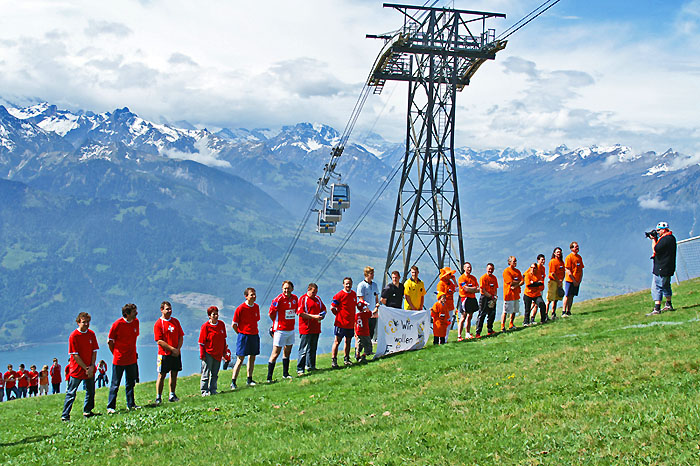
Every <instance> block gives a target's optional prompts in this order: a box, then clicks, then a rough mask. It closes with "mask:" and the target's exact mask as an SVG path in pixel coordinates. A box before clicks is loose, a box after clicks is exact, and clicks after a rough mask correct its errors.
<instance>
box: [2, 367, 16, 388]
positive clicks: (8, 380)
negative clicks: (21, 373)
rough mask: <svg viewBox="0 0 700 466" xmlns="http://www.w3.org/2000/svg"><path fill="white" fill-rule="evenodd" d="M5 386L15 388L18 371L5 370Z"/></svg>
mask: <svg viewBox="0 0 700 466" xmlns="http://www.w3.org/2000/svg"><path fill="white" fill-rule="evenodd" d="M4 377H5V388H15V384H16V383H17V372H15V371H7V372H5V375H4Z"/></svg>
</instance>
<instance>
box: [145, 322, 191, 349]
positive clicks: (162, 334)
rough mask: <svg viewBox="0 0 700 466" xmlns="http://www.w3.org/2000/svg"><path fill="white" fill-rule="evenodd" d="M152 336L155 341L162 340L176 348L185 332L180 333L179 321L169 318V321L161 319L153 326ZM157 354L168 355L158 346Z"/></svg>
mask: <svg viewBox="0 0 700 466" xmlns="http://www.w3.org/2000/svg"><path fill="white" fill-rule="evenodd" d="M153 335H154V337H155V339H156V341H158V340H163V341H164V342H166V343H167V344H169V345H170V346H172V347H174V348H177V345H178V343H180V337H183V336H185V332H183V331H182V327H181V326H180V321H178V320H177V319H176V318H175V317H171V318H170V320H165V319H163V318H162V317H161V318H160V319H158V320H156V323H155V324H154V325H153ZM158 354H162V355H163V356H167V355H169V354H170V351H167V350H165V349H164V348H163V347H162V346H160V345H158Z"/></svg>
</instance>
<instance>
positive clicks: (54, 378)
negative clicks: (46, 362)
mask: <svg viewBox="0 0 700 466" xmlns="http://www.w3.org/2000/svg"><path fill="white" fill-rule="evenodd" d="M49 373H50V374H51V383H61V365H60V364H56V365H53V364H52V365H51V367H50V368H49Z"/></svg>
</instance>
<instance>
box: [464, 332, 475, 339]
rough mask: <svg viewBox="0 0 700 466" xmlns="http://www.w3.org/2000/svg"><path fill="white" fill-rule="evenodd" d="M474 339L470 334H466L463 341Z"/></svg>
mask: <svg viewBox="0 0 700 466" xmlns="http://www.w3.org/2000/svg"><path fill="white" fill-rule="evenodd" d="M472 338H474V337H473V336H472V334H471V333H469V332H467V335H466V336H465V337H464V339H465V340H471V339H472Z"/></svg>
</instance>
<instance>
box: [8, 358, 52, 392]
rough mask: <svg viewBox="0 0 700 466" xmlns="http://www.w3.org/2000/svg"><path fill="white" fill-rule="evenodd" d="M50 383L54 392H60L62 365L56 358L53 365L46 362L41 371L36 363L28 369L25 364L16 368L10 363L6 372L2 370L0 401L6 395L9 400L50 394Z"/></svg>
mask: <svg viewBox="0 0 700 466" xmlns="http://www.w3.org/2000/svg"><path fill="white" fill-rule="evenodd" d="M49 383H50V384H51V389H52V393H60V391H61V388H60V387H61V365H60V364H58V359H56V358H54V359H53V364H52V365H51V367H49V366H48V365H46V364H45V365H44V366H43V367H42V368H41V370H40V371H37V366H35V365H34V364H32V365H31V366H29V370H26V368H25V366H24V364H20V365H19V367H18V369H17V370H14V366H13V365H12V364H8V365H7V371H6V372H5V373H3V372H1V371H0V402H1V401H3V399H4V397H5V395H6V396H7V401H10V400H14V399H17V398H27V397H32V396H41V395H48V394H49Z"/></svg>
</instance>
